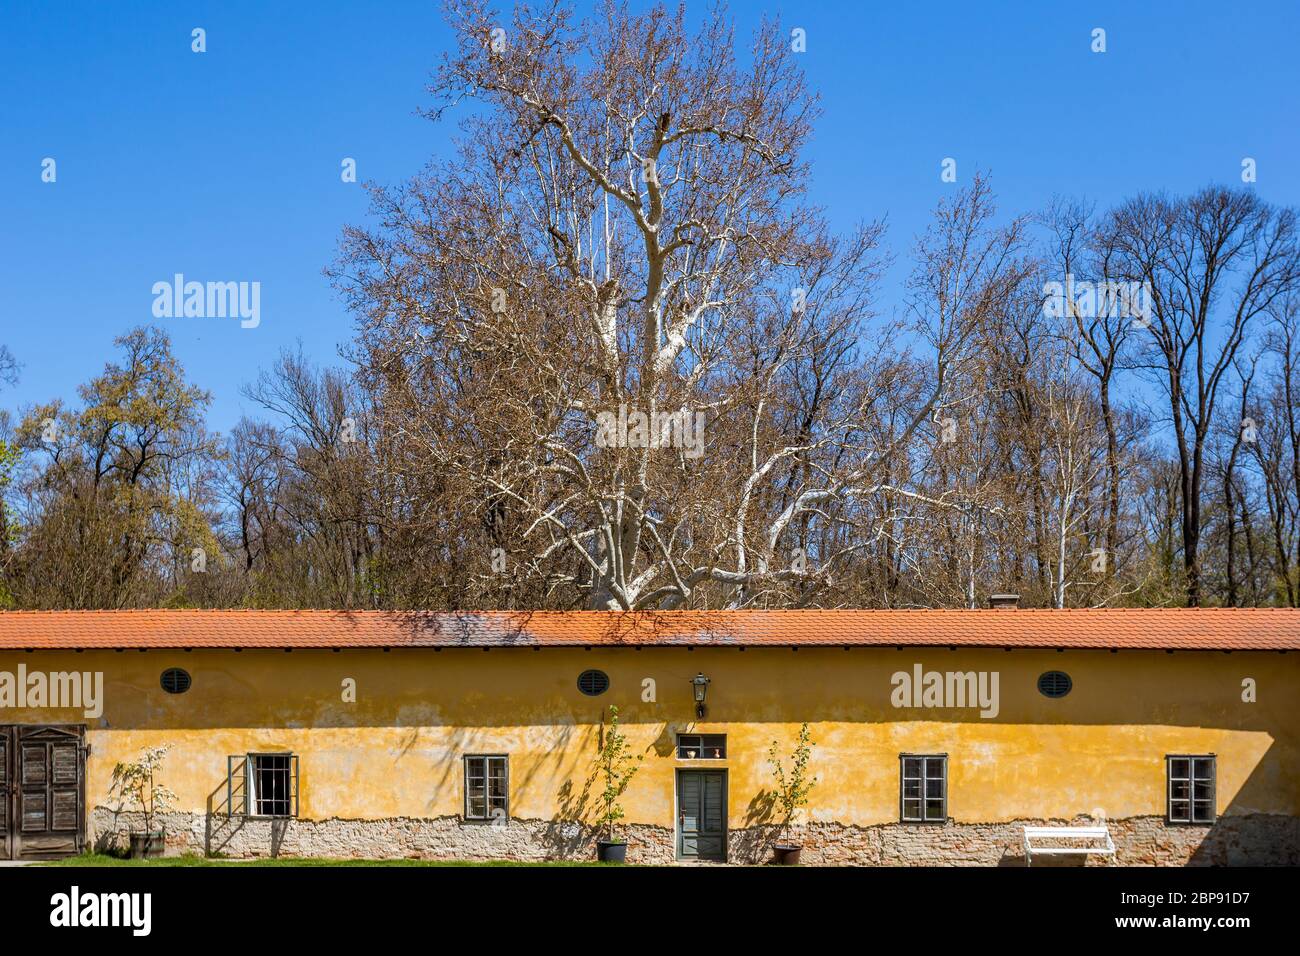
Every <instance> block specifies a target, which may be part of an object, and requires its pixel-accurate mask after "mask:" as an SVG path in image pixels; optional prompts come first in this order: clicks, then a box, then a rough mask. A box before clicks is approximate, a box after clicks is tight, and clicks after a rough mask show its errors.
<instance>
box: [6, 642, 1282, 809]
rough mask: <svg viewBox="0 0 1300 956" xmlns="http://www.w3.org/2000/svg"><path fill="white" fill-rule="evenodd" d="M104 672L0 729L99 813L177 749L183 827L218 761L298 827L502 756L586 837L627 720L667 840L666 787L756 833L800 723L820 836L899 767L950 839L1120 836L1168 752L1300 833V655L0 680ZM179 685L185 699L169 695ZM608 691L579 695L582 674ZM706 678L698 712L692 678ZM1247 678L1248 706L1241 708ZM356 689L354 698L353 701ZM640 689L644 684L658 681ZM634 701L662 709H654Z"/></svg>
mask: <svg viewBox="0 0 1300 956" xmlns="http://www.w3.org/2000/svg"><path fill="white" fill-rule="evenodd" d="M19 663H23V664H25V665H26V667H27V668H28V670H29V671H32V670H41V671H47V672H48V671H67V670H78V671H96V670H98V671H102V672H104V675H105V677H104V680H105V688H104V691H105V698H106V699H105V704H104V712H103V715H102V717H101V718H99V719H85V718H83V717H82V716H81V714H80V713H79V712H73V711H69V710H54V709H44V710H31V709H27V710H22V711H18V710H13V709H9V710H0V724H3V723H28V724H36V723H85V724H87V726H88V734H87V740H88V743H89V744H90V746H91V754H90V757H89V759H88V761H87V775H88V784H87V804H88V806H89V807H94V806H96V805H108V800H107V792H108V787H109V778H110V774H111V772H112V768H113V765H114V764H115V763H116V762H117V761H119V760H126V759H130V758H131V757H133V756H134V755H135V754H136V753H137V752H138V751H139V750H140V749H141V748H143V747H146V746H151V745H156V744H160V743H170V744H172V745H173V750H172V752H171V754H170V755H169V757H168V760H167V764H166V769H165V772H164V775H163V782H164V783H165V784H166V785H167V786H169V787H170V788H171V789H172V790H173V791H175V792H176V794H177V795H178V796H179V798H180V802H179V806H178V809H182V810H190V811H195V812H202V811H203V810H204V809H205V808H206V806H207V801H208V797H209V795H210V794H212V793H214V792H216V791H221V792H224V787H225V771H226V756H227V755H228V754H244V753H247V752H250V751H278V750H290V751H292V752H294V753H296V754H298V755H299V757H300V768H301V769H300V773H301V778H300V816H302V817H304V818H308V819H328V818H332V817H338V818H345V819H346V818H357V819H382V818H388V817H437V816H454V815H459V814H460V813H461V812H462V801H463V792H462V786H463V781H462V762H461V760H462V757H463V756H464V755H465V754H471V753H506V754H509V756H510V791H511V792H510V814H511V816H513V817H520V818H534V819H553V818H556V817H561V818H587V819H589V818H590V817H591V816H592V814H593V812H594V809H595V807H594V803H595V799H596V796H597V794H598V793H599V790H600V786H599V784H598V783H597V782H596V781H595V780H594V779H593V777H592V773H593V769H594V755H595V750H596V748H597V742H598V739H599V732H600V726H601V721H602V717H603V716H605V714H606V713H607V709H608V707H609V705H611V704H615V705H617V706H618V707H619V710H620V714H621V720H622V724H623V727H624V729H625V730H626V732H627V733H628V735H629V737H630V739H631V742H632V744H633V748H634V750H635V751H636V752H642V753H644V754H645V755H646V756H645V760H644V762H643V764H642V769H641V771H640V773H639V775H638V776H637V777H636V779H635V780H634V781H633V782H632V785H631V787H630V788H629V790H628V793H627V795H626V798H625V799H624V806H625V808H626V810H627V820H628V822H630V823H650V824H658V825H661V826H672V824H673V820H674V813H675V809H674V801H675V794H674V791H675V787H674V778H675V773H674V772H675V770H676V769H677V768H682V767H691V766H697V767H724V768H725V769H727V771H728V780H729V787H728V789H729V816H730V821H729V822H730V826H731V827H732V828H733V829H734V828H739V827H744V826H746V825H751V824H753V823H756V822H765V821H764V819H763V817H762V814H761V812H760V807H761V796H762V795H763V793H764V792H765V791H770V787H771V785H772V778H771V773H770V769H769V767H768V763H767V759H768V757H767V755H768V749H769V747H770V746H771V744H772V742H773V741H774V740H775V741H777V742H778V743H779V746H780V749H781V751H782V752H783V753H784V754H785V755H786V759H787V761H788V759H789V757H788V754H789V751H790V750H791V748H792V746H793V741H794V738H795V736H796V734H797V732H798V727H799V723H800V722H801V721H804V720H806V721H808V722H809V723H810V725H811V732H812V739H813V741H814V742H815V744H816V747H815V749H814V750H813V756H812V760H811V769H812V772H813V773H814V774H815V776H816V777H817V778H818V784H817V786H816V787H815V788H814V790H813V792H812V798H811V804H810V807H809V811H808V812H809V815H810V817H811V819H813V820H823V821H837V822H840V823H848V824H857V825H862V826H866V825H871V824H878V823H887V822H892V821H897V819H898V814H899V808H898V797H899V781H898V775H899V766H898V759H899V754H900V753H903V752H913V753H947V754H948V755H949V804H948V809H949V815H950V816H951V817H952V818H954V819H955V820H956V821H958V822H996V821H1007V820H1013V819H1023V818H1069V817H1073V816H1075V815H1077V814H1094V813H1096V812H1098V811H1101V812H1103V813H1104V814H1105V815H1106V816H1107V817H1109V818H1122V817H1129V816H1136V815H1161V816H1162V815H1163V814H1164V813H1165V806H1164V800H1165V763H1164V757H1165V755H1166V754H1167V753H1215V754H1217V755H1218V810H1219V812H1220V813H1221V814H1223V813H1247V812H1259V813H1285V814H1293V815H1297V814H1300V737H1298V733H1300V655H1296V654H1276V653H1236V654H1231V655H1228V654H1220V653H1190V652H1188V653H1177V654H1172V655H1171V654H1166V653H1163V652H1137V651H1123V652H1120V653H1118V654H1111V653H1109V652H1105V651H1067V652H1064V653H1057V652H1052V651H1025V650H1016V651H1010V652H1008V651H1003V650H979V649H960V650H956V651H951V650H947V649H942V650H915V649H905V650H901V651H899V650H894V649H876V648H854V649H852V650H848V651H845V650H843V649H840V648H817V649H813V648H803V649H800V650H799V651H797V652H794V651H791V650H790V649H788V648H786V649H775V648H773V649H753V648H751V649H748V650H745V651H740V650H738V649H735V648H729V649H698V650H694V651H687V650H685V649H667V648H654V649H646V650H642V651H637V650H635V649H632V648H618V649H593V650H591V651H584V650H581V649H573V650H569V649H545V650H541V651H533V650H531V649H522V648H521V649H509V650H492V651H490V652H484V651H482V650H481V649H455V650H446V651H443V652H434V651H432V650H393V651H391V652H389V653H385V652H383V651H375V650H346V651H342V652H339V653H335V652H331V651H294V652H292V653H285V652H284V651H271V650H245V651H242V652H238V653H236V652H233V651H194V652H192V653H186V652H183V651H156V650H150V651H147V652H139V651H135V650H129V651H126V652H122V653H116V652H97V651H95V652H92V651H88V652H85V653H63V652H46V651H37V652H34V653H15V652H0V671H9V672H15V671H16V669H17V666H18V664H19ZM918 663H919V664H921V665H922V666H923V667H924V668H925V669H926V670H932V671H997V672H998V674H999V692H1000V693H999V696H1000V712H999V713H998V715H997V717H996V718H994V719H982V718H980V717H979V716H978V713H977V712H976V710H975V709H970V710H964V711H954V710H938V709H932V710H914V709H910V708H908V709H896V708H894V707H893V706H892V705H891V691H892V689H893V688H892V685H891V675H892V674H893V673H894V672H896V671H908V672H910V671H911V670H912V667H913V665H914V664H918ZM168 667H183V668H185V669H186V670H187V671H189V673H190V674H191V676H192V677H193V686H192V688H191V689H190V690H189V691H188V692H187V693H185V694H182V695H169V694H166V693H165V692H163V690H162V689H161V688H160V686H159V675H160V674H161V672H162V671H163V670H164V669H165V668H168ZM587 668H599V669H601V670H604V671H605V672H606V673H607V674H608V675H609V677H610V680H611V688H610V690H609V691H608V692H607V693H605V694H604V695H602V696H600V697H594V698H593V697H586V696H584V695H582V694H581V693H580V692H579V691H578V689H577V687H576V680H577V676H578V674H579V673H580V672H581V671H583V670H585V669H587ZM1047 670H1064V671H1066V672H1067V673H1069V674H1070V676H1071V677H1072V678H1073V681H1074V687H1073V690H1072V692H1071V693H1070V694H1069V695H1068V696H1067V697H1065V698H1063V699H1060V700H1049V699H1047V698H1045V697H1043V696H1042V695H1041V694H1039V692H1038V690H1037V686H1036V684H1037V679H1038V675H1039V674H1041V673H1042V672H1044V671H1047ZM697 672H703V673H704V674H706V675H707V676H708V677H709V678H710V679H711V684H710V686H709V692H708V703H707V707H708V712H707V715H706V718H705V719H704V720H702V721H696V720H695V717H694V705H693V702H692V699H691V688H690V684H689V680H690V678H691V677H693V676H694V675H695V674H696V673H697ZM1246 678H1250V679H1252V680H1254V681H1255V682H1256V687H1257V691H1256V693H1257V701H1256V702H1255V703H1246V702H1243V700H1242V682H1243V680H1244V679H1246ZM345 679H352V680H354V681H355V682H356V696H357V699H356V702H355V703H345V702H343V701H342V699H341V697H342V693H343V682H344V681H345ZM647 681H649V682H652V683H647ZM643 696H645V697H651V696H653V699H652V700H643V699H642V698H643ZM681 732H687V733H725V734H727V742H728V750H729V753H728V758H727V759H726V760H724V761H707V762H706V761H699V760H697V761H684V760H677V759H676V757H675V748H674V741H675V734H676V733H681Z"/></svg>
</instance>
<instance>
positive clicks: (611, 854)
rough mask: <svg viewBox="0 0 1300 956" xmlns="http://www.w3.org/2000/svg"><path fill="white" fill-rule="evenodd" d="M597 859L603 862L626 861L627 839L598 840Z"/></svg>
mask: <svg viewBox="0 0 1300 956" xmlns="http://www.w3.org/2000/svg"><path fill="white" fill-rule="evenodd" d="M596 859H598V860H599V861H600V862H601V863H626V862H627V841H626V840H619V841H618V842H614V841H611V840H597V841H596Z"/></svg>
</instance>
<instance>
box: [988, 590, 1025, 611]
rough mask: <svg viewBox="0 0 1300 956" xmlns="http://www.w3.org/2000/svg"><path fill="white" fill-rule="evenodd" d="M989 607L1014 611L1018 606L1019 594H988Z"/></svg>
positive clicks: (996, 609)
mask: <svg viewBox="0 0 1300 956" xmlns="http://www.w3.org/2000/svg"><path fill="white" fill-rule="evenodd" d="M989 607H990V608H992V609H993V610H995V611H1014V610H1015V609H1016V608H1018V607H1020V595H1019V594H990V595H989Z"/></svg>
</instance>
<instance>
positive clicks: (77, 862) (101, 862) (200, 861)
mask: <svg viewBox="0 0 1300 956" xmlns="http://www.w3.org/2000/svg"><path fill="white" fill-rule="evenodd" d="M37 865H39V866H605V865H606V864H604V863H597V862H595V861H594V860H593V861H588V860H553V861H548V862H545V863H521V862H517V861H514V860H490V861H486V862H482V861H472V860H327V859H309V858H306V857H281V858H280V859H278V860H271V859H262V858H259V859H255V860H223V859H220V858H212V859H209V858H207V857H202V856H164V857H158V858H157V859H153V860H126V859H123V858H122V857H119V856H109V855H108V854H106V853H83V854H82V855H81V856H70V857H68V858H67V859H65V860H50V861H48V862H45V863H40V864H37Z"/></svg>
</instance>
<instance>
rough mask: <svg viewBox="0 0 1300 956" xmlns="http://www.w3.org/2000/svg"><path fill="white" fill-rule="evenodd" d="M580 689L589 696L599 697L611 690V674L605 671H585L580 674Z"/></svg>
mask: <svg viewBox="0 0 1300 956" xmlns="http://www.w3.org/2000/svg"><path fill="white" fill-rule="evenodd" d="M578 690H580V691H582V692H583V693H584V694H586V695H587V696H588V697H599V696H600V695H601V694H603V693H605V691H607V690H609V675H608V674H606V673H605V672H604V671H583V672H582V673H581V674H579V675H578Z"/></svg>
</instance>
